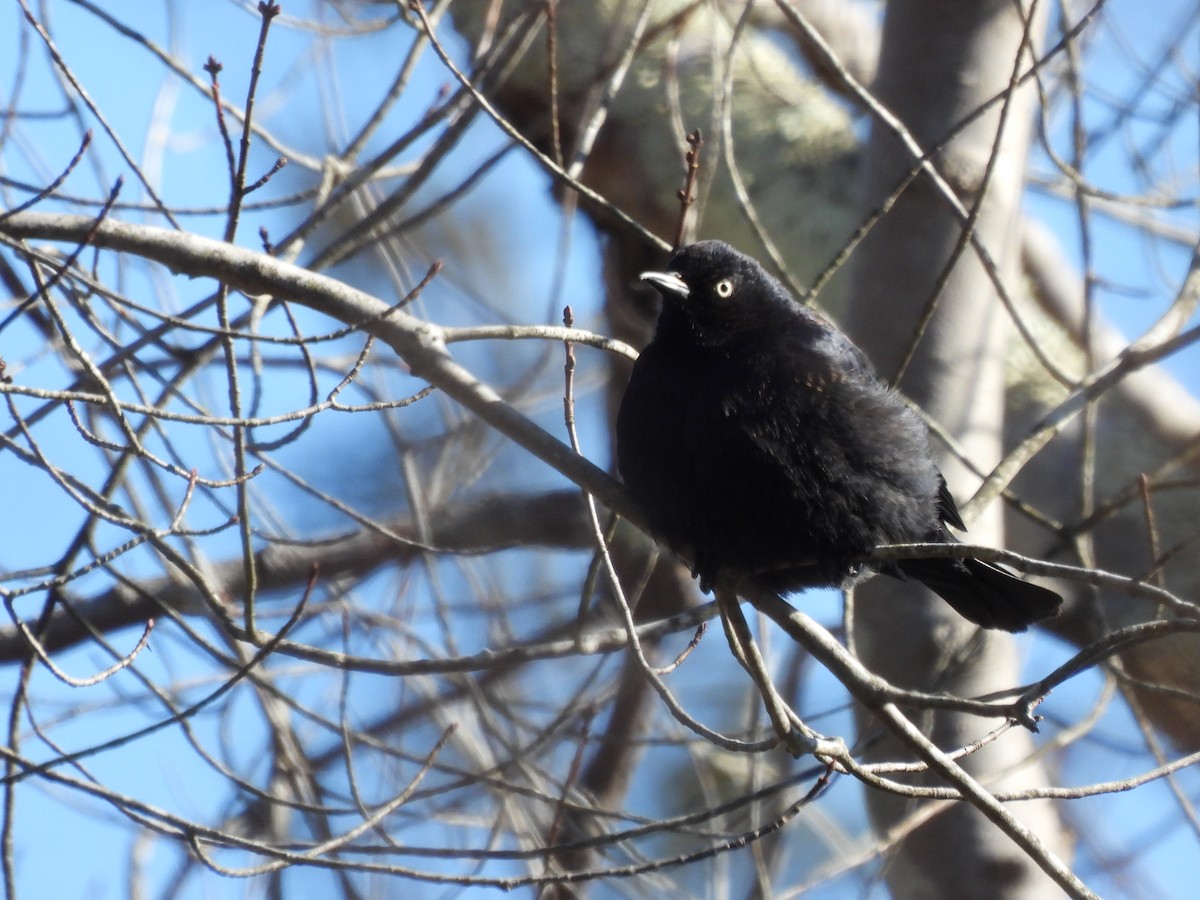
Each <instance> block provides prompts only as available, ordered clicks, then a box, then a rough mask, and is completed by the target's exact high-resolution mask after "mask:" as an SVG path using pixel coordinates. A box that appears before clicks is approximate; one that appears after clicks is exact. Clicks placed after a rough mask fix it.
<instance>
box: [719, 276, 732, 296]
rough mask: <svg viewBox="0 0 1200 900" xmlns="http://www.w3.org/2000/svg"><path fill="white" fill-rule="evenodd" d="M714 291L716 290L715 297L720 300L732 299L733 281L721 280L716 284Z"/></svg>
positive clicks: (729, 279) (728, 279) (730, 279)
mask: <svg viewBox="0 0 1200 900" xmlns="http://www.w3.org/2000/svg"><path fill="white" fill-rule="evenodd" d="M716 290H717V296H718V297H720V298H721V299H722V300H725V299H727V298H729V297H732V296H733V279H732V278H722V279H721V280H720V281H718V282H717V288H716Z"/></svg>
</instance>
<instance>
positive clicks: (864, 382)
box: [617, 241, 1062, 631]
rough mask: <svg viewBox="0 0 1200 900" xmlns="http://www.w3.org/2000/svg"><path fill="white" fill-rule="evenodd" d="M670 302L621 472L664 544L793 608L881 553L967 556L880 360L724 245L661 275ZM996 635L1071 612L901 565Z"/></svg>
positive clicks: (623, 443)
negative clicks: (786, 597) (877, 367)
mask: <svg viewBox="0 0 1200 900" xmlns="http://www.w3.org/2000/svg"><path fill="white" fill-rule="evenodd" d="M643 279H644V280H646V281H648V282H650V283H652V284H654V285H655V287H657V288H658V290H659V292H660V293H661V294H662V296H663V305H662V312H661V313H660V315H659V320H658V326H657V329H656V332H655V335H654V339H653V340H652V341H651V342H650V344H649V345H648V346H647V347H646V349H645V350H644V351H643V352H642V355H641V357H640V358H639V359H638V361H637V363H636V364H635V365H634V368H633V374H632V376H631V377H630V380H629V386H628V387H627V388H626V390H625V396H624V398H623V399H622V402H621V409H620V412H619V414H618V416H617V465H618V468H619V469H620V473H621V477H622V478H623V479H624V481H625V483H626V485H628V487H629V489H630V492H631V493H632V494H633V496H634V498H635V499H636V500H637V501H638V502H639V503H640V504H641V506H642V508H643V510H644V512H645V515H646V518H647V520H648V522H649V524H650V526H651V528H652V529H653V531H654V532H655V534H656V535H657V536H658V537H659V538H661V539H662V540H663V541H665V542H666V543H667V544H668V545H670V546H671V547H673V548H675V549H676V550H679V551H680V552H682V553H684V554H686V555H688V556H690V557H691V558H692V559H693V560H694V562H695V568H696V574H697V575H699V577H700V580H701V586H702V587H707V585H709V584H710V583H711V582H712V581H713V580H714V579H716V578H717V577H718V576H719V575H725V574H732V575H734V576H736V577H741V578H751V579H753V580H754V582H755V583H757V584H758V585H759V586H762V587H767V588H770V589H772V590H776V591H779V592H786V591H791V590H799V589H802V588H805V587H809V586H812V585H814V584H834V585H839V584H842V583H844V582H845V581H847V580H848V579H850V578H853V577H854V576H856V575H857V574H858V569H856V568H855V567H854V566H852V565H851V560H853V559H854V558H855V557H858V556H861V555H862V554H864V553H866V552H868V551H869V550H871V549H872V548H874V547H876V546H879V545H881V544H895V543H914V542H929V541H939V542H945V541H950V540H953V538H952V537H951V536H950V534H949V532H948V531H947V530H946V527H945V526H946V524H947V523H948V524H950V525H952V526H954V527H955V528H959V529H961V528H962V527H963V525H962V520H961V518H960V516H959V514H958V510H957V508H956V507H955V505H954V500H953V498H952V497H951V496H950V493H949V491H948V490H947V489H946V484H945V481H944V480H943V479H942V476H941V473H940V472H938V470H937V467H936V465H935V464H934V462H933V459H932V456H931V455H930V449H929V436H928V430H927V429H926V427H925V425H924V423H923V422H921V420H920V419H919V418H918V417H917V416H916V414H915V413H913V412H912V410H910V409H909V408H908V407H907V406H906V405H905V404H904V403H903V402H902V401H901V399H900V398H899V397H898V396H897V395H896V394H895V393H894V392H893V391H891V390H890V389H889V388H887V387H886V386H885V385H883V384H882V383H880V382H879V381H878V380H877V379H876V378H875V375H874V370H873V368H872V366H871V364H870V362H869V361H868V360H867V358H866V356H865V355H864V354H863V353H862V351H861V350H859V349H858V348H857V347H856V346H855V345H854V344H853V343H852V342H851V341H850V339H849V338H847V337H846V336H845V335H844V334H842V333H841V332H840V331H838V330H837V329H836V328H835V327H834V326H833V325H832V324H831V323H830V322H829V321H827V320H826V319H825V318H823V317H822V316H820V315H819V314H817V313H816V312H815V311H813V310H811V309H808V308H807V307H804V306H802V305H800V304H798V303H796V302H795V301H794V300H793V299H792V297H791V295H790V294H789V293H788V292H787V290H786V289H785V288H784V287H783V286H782V285H781V284H780V283H779V282H778V281H777V280H776V279H775V278H773V277H771V275H770V274H768V273H767V272H766V270H764V269H763V268H762V266H760V265H759V264H758V263H757V262H756V261H755V260H754V259H752V258H751V257H748V256H745V255H744V254H741V253H738V252H737V251H736V250H734V249H733V248H731V247H729V246H728V245H727V244H723V243H721V242H719V241H704V242H702V243H698V244H692V245H690V246H688V247H685V248H683V249H682V250H680V251H679V252H678V253H676V254H675V256H674V257H673V258H672V260H671V262H670V264H669V266H668V271H667V272H662V273H647V274H645V275H644V276H643ZM882 571H884V572H885V573H887V574H891V575H896V576H899V577H912V578H916V579H917V580H919V581H921V582H923V583H924V584H926V585H928V586H929V587H930V588H931V589H932V590H934V591H935V592H936V593H937V594H939V595H940V596H941V597H942V598H943V599H945V600H946V601H947V602H948V603H949V604H950V605H951V606H952V607H953V608H954V609H955V610H957V611H958V612H959V613H960V614H962V615H963V616H965V617H966V618H968V619H970V620H971V621H973V622H976V623H978V624H979V625H982V626H984V627H987V628H1002V629H1005V630H1007V631H1021V630H1024V629H1025V628H1026V627H1027V626H1028V625H1029V624H1031V623H1033V622H1036V621H1038V620H1040V619H1044V618H1047V617H1049V616H1052V615H1054V614H1055V613H1056V612H1057V611H1058V607H1059V605H1060V604H1061V602H1062V601H1061V598H1060V597H1059V596H1058V595H1057V594H1055V593H1054V592H1052V591H1049V590H1046V589H1045V588H1042V587H1038V586H1036V585H1032V584H1029V583H1026V582H1024V581H1021V580H1020V579H1019V578H1017V577H1016V576H1014V575H1011V574H1009V573H1008V572H1007V571H1005V570H1003V569H1001V568H998V567H996V566H993V565H990V564H988V563H984V562H980V561H978V560H974V559H967V560H954V559H922V560H903V561H900V562H898V563H896V564H895V566H894V567H893V568H884V569H882Z"/></svg>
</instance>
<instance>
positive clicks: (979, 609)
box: [897, 558, 1062, 631]
mask: <svg viewBox="0 0 1200 900" xmlns="http://www.w3.org/2000/svg"><path fill="white" fill-rule="evenodd" d="M897 568H899V569H900V571H901V572H902V573H903V574H904V575H906V576H907V577H909V578H915V579H917V581H919V582H921V583H922V584H924V585H925V586H926V587H927V588H929V589H930V590H931V591H933V592H934V593H935V594H937V595H938V596H939V597H941V598H942V599H943V600H945V601H946V602H947V603H949V604H950V605H951V606H952V607H953V608H954V611H955V612H957V613H958V614H959V615H960V616H962V617H963V618H966V619H970V620H971V621H972V622H974V623H975V624H976V625H982V626H983V627H984V628H1000V629H1003V630H1004V631H1024V630H1025V629H1026V628H1028V627H1029V626H1030V625H1032V624H1033V623H1034V622H1040V621H1041V620H1042V619H1049V618H1050V617H1052V616H1054V615H1057V613H1058V609H1059V607H1060V606H1061V605H1062V597H1060V596H1059V595H1058V594H1056V593H1054V591H1051V590H1047V589H1046V588H1044V587H1039V586H1038V585H1036V584H1030V583H1029V582H1027V581H1022V580H1021V579H1020V578H1018V577H1017V576H1016V575H1014V574H1012V573H1011V572H1009V571H1007V570H1005V569H1002V568H1000V567H999V566H996V565H993V564H991V563H986V562H982V561H981V560H978V559H969V558H968V559H945V558H943V559H906V560H903V561H901V562H900V563H898V565H897Z"/></svg>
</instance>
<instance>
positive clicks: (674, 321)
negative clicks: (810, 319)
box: [642, 241, 795, 344]
mask: <svg viewBox="0 0 1200 900" xmlns="http://www.w3.org/2000/svg"><path fill="white" fill-rule="evenodd" d="M642 281H645V282H647V283H648V284H652V285H654V287H655V288H656V289H657V290H658V292H659V293H660V294H662V297H663V311H662V315H661V317H660V319H659V328H660V329H662V328H664V327H667V328H670V329H674V328H676V327H680V326H684V327H686V329H687V331H688V332H690V333H691V334H692V335H693V336H694V337H695V338H696V339H697V340H699V341H700V342H701V343H705V344H714V343H723V342H724V341H726V340H728V339H730V338H732V337H735V336H737V335H738V334H742V333H745V332H748V331H753V330H757V329H759V328H770V327H771V326H772V324H773V323H776V322H780V321H783V320H785V319H788V318H790V317H794V316H795V301H793V300H792V297H791V295H790V294H789V293H788V291H787V289H786V288H784V286H783V285H782V284H780V283H779V282H778V281H777V280H776V279H775V278H774V277H772V276H771V274H770V273H768V272H767V271H766V269H764V268H763V267H762V266H761V265H759V264H758V262H757V261H756V260H755V259H754V258H753V257H750V256H746V254H744V253H739V252H738V251H737V250H734V249H733V248H732V247H730V246H729V245H728V244H726V243H723V242H721V241H700V242H699V243H696V244H689V245H688V246H686V247H684V248H683V249H681V250H679V251H678V252H677V253H676V254H675V255H674V256H673V257H671V261H670V263H668V264H667V268H666V271H663V272H643V273H642Z"/></svg>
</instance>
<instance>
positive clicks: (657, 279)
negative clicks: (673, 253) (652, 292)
mask: <svg viewBox="0 0 1200 900" xmlns="http://www.w3.org/2000/svg"><path fill="white" fill-rule="evenodd" d="M641 279H642V281H648V282H650V283H651V284H652V285H654V286H655V287H656V288H658V290H659V292H660V293H662V294H674V295H675V296H677V297H681V298H684V299H686V298H687V295H688V286H687V283H686V282H685V281H684V280H683V278H682V277H681V276H680V275H679V273H678V272H643V273H642V275H641Z"/></svg>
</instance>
